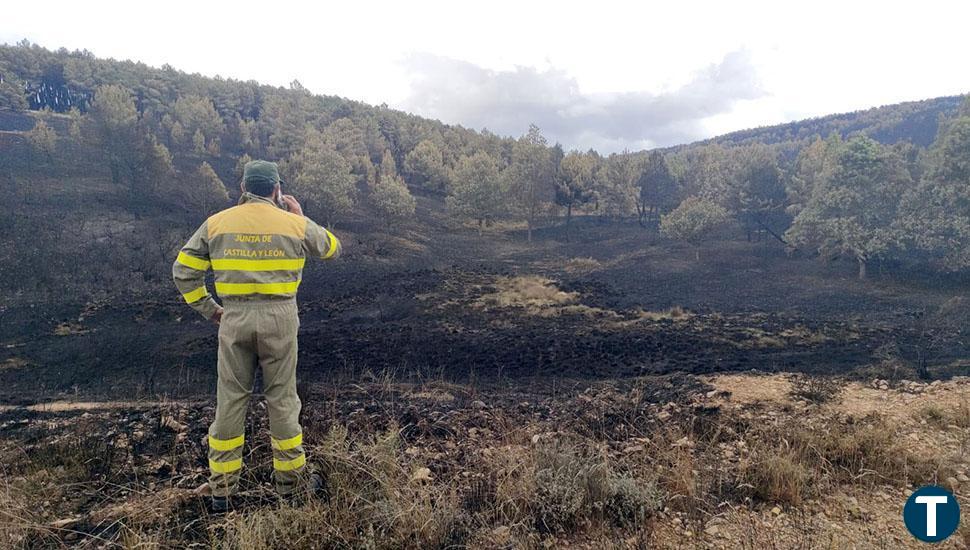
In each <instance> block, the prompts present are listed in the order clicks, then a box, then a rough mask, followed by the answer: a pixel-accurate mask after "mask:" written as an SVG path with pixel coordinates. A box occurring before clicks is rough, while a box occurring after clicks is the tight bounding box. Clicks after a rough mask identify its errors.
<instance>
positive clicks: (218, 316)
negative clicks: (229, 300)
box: [209, 307, 222, 325]
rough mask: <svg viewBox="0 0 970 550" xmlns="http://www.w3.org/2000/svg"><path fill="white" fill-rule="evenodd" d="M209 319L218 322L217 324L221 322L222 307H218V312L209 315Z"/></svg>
mask: <svg viewBox="0 0 970 550" xmlns="http://www.w3.org/2000/svg"><path fill="white" fill-rule="evenodd" d="M209 320H210V321H212V322H213V323H215V324H217V325H218V324H219V323H221V322H222V308H221V307H220V308H219V309H217V310H216V312H215V313H213V314H212V317H209Z"/></svg>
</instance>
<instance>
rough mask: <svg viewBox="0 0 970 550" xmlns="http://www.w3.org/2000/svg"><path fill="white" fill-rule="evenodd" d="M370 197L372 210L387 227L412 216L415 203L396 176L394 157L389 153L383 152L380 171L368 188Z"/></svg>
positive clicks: (402, 181)
mask: <svg viewBox="0 0 970 550" xmlns="http://www.w3.org/2000/svg"><path fill="white" fill-rule="evenodd" d="M370 195H371V197H370V198H371V202H372V204H373V205H374V208H375V209H376V210H377V213H378V215H379V216H380V217H381V220H383V221H384V223H385V224H387V225H391V224H393V223H395V222H399V221H402V220H405V219H408V218H410V217H412V216H414V209H415V206H416V201H415V200H414V197H413V196H411V191H409V190H408V187H407V185H405V183H404V180H403V179H401V176H399V175H398V174H397V166H396V163H395V162H394V156H393V155H391V152H390V151H384V156H383V159H382V161H381V170H380V173H379V175H378V177H377V179H376V180H375V181H374V182H372V184H371V186H370Z"/></svg>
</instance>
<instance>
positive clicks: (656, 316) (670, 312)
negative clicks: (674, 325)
mask: <svg viewBox="0 0 970 550" xmlns="http://www.w3.org/2000/svg"><path fill="white" fill-rule="evenodd" d="M691 317H693V314H692V313H690V312H689V311H687V310H686V309H684V308H682V307H680V306H674V307H671V308H667V309H665V310H662V311H644V310H640V311H638V312H637V318H638V319H640V320H647V321H667V320H670V321H680V320H686V319H689V318H691Z"/></svg>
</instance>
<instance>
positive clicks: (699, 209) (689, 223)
mask: <svg viewBox="0 0 970 550" xmlns="http://www.w3.org/2000/svg"><path fill="white" fill-rule="evenodd" d="M727 219H728V212H727V210H725V209H724V208H723V207H722V206H721V205H719V204H717V203H716V202H714V201H712V200H710V199H705V198H701V197H687V198H686V199H684V201H683V202H682V203H680V205H679V206H678V207H677V208H675V209H673V210H672V211H671V212H670V213H669V214H664V215H662V216H661V217H660V232H661V233H662V234H663V235H665V236H667V237H669V238H671V239H676V240H679V241H684V242H686V243H689V244H690V245H692V246H693V247H694V259H695V260H700V248H699V245H700V243H701V241H703V240H704V239H705V238H706V237H707V236H708V235H709V234H710V233H711V232H712V231H714V230H715V229H717V228H718V227H719V226H720V225H721V224H723V223H724V222H725V221H727Z"/></svg>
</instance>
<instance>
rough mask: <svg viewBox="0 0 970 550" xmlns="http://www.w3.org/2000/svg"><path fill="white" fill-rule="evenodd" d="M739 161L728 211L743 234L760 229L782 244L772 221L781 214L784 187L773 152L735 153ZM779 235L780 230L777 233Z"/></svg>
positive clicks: (756, 147) (741, 150)
mask: <svg viewBox="0 0 970 550" xmlns="http://www.w3.org/2000/svg"><path fill="white" fill-rule="evenodd" d="M735 153H736V154H737V155H738V157H739V160H738V162H737V163H736V166H737V171H736V172H735V176H734V178H733V180H734V181H733V185H732V186H731V193H730V195H729V196H728V197H726V200H727V202H728V204H729V209H730V210H731V211H733V212H734V214H735V216H737V218H738V221H739V222H741V227H743V228H744V230H745V231H746V232H747V237H748V240H749V241H750V240H751V233H752V232H753V231H754V230H755V229H758V228H761V229H763V230H765V231H767V232H768V233H769V234H771V235H772V236H773V237H775V238H776V239H778V240H779V241H781V242H782V243H784V242H785V241H784V239H783V238H782V237H781V236H780V235H779V234H778V232H777V231H776V230H775V229H772V221H773V220H774V219H775V218H777V217H778V215H779V214H782V213H783V212H784V209H785V204H786V202H785V201H786V193H785V183H784V179H783V177H782V173H781V169H780V168H779V167H778V158H777V155H776V154H775V152H774V150H772V149H771V148H770V147H768V146H766V145H761V144H755V145H749V146H746V147H741V148H738V149H736V150H735ZM781 231H783V229H782V230H781Z"/></svg>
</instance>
